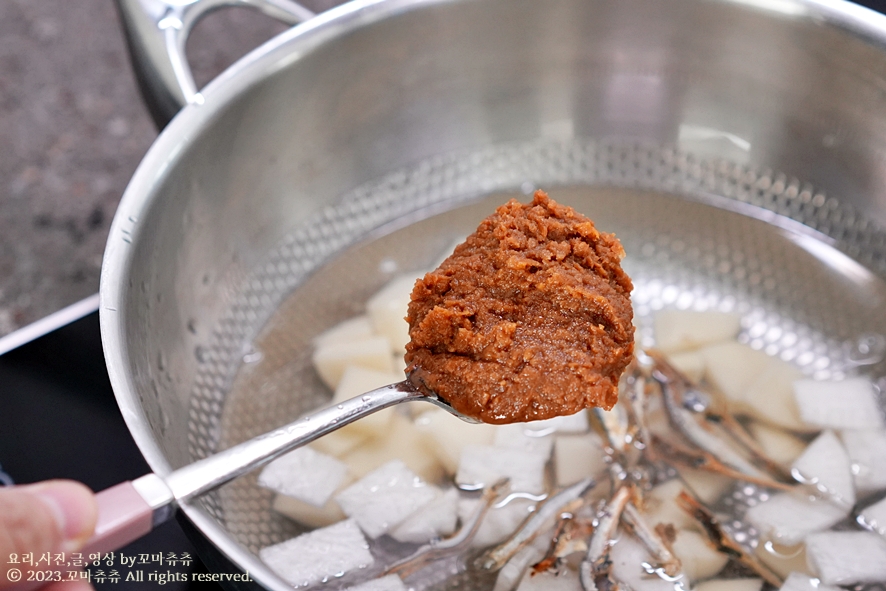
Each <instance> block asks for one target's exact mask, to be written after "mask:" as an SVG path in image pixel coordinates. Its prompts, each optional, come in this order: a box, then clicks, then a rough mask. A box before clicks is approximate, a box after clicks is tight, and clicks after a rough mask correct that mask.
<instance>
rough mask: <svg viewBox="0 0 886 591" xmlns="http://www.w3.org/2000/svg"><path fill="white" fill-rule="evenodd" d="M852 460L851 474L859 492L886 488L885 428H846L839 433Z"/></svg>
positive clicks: (864, 492)
mask: <svg viewBox="0 0 886 591" xmlns="http://www.w3.org/2000/svg"><path fill="white" fill-rule="evenodd" d="M840 438H841V439H842V440H843V447H845V448H846V453H848V454H849V460H850V461H851V462H852V476H853V479H854V481H855V487H856V489H858V492H859V493H862V494H866V493H870V492H873V491H876V490H882V489H884V488H886V430H882V429H864V430H854V429H852V430H846V431H843V432H842V433H840Z"/></svg>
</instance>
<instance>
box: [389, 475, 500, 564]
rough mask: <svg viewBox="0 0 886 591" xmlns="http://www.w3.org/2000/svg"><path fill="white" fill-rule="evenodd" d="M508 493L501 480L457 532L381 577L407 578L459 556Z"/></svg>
mask: <svg viewBox="0 0 886 591" xmlns="http://www.w3.org/2000/svg"><path fill="white" fill-rule="evenodd" d="M509 491H510V480H509V479H507V478H502V479H501V480H499V481H498V482H496V483H495V484H493V485H492V486H490V487H489V488H487V489H486V490H484V491H483V495H482V496H481V497H480V504H479V506H478V507H477V509H476V510H475V511H474V513H473V514H472V515H471V517H470V518H469V519H468V520H467V521H466V522H465V523H464V524H463V525H462V526H461V528H460V529H459V530H458V532H456V533H455V534H454V535H452V536H450V537H448V538H446V539H444V540H440V541H439V542H436V543H431V544H426V545H424V546H422V547H421V548H419V549H418V550H416V551H415V552H414V553H413V554H412V555H411V556H407V557H406V558H404V559H402V560H399V561H398V562H395V563H394V564H393V565H391V566H390V567H388V568H387V569H386V570H385V572H384V573H382V575H381V576H384V575H390V574H393V573H397V574H399V575H400V576H401V577H408V576H409V575H410V574H412V573H414V572H416V571H418V570H421V569H422V568H424V567H425V566H426V565H427V564H428V563H430V562H433V561H435V560H439V559H441V558H445V557H447V556H453V555H456V554H460V553H461V552H462V551H463V550H465V549H466V548H467V546H468V544H470V543H471V540H473V539H474V536H475V535H476V534H477V530H478V529H480V524H481V523H482V522H483V518H484V517H486V514H487V513H488V512H489V509H491V508H492V505H493V504H494V503H495V502H496V501H497V500H498V499H500V498H501V497H502V496H504V495H506V494H507V493H508V492H509Z"/></svg>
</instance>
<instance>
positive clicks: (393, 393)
mask: <svg viewBox="0 0 886 591" xmlns="http://www.w3.org/2000/svg"><path fill="white" fill-rule="evenodd" d="M415 399H428V396H426V395H425V394H423V393H422V392H420V391H419V390H418V389H416V388H415V387H414V386H413V385H412V384H411V383H410V382H409V381H402V382H398V383H396V384H390V385H388V386H382V387H381V388H377V389H375V390H372V391H370V392H366V393H365V394H361V395H360V396H356V397H354V398H351V399H350V400H345V401H344V402H341V403H339V404H337V405H334V406H331V407H329V408H324V409H322V410H319V411H317V412H315V413H313V414H310V415H307V416H304V417H302V418H300V419H298V420H296V421H294V422H292V423H290V424H288V425H286V426H284V427H280V428H279V429H275V430H273V431H270V432H268V433H265V434H264V435H259V436H258V437H255V438H253V439H250V440H248V441H244V442H243V443H240V444H238V445H235V446H233V447H230V448H228V449H226V450H224V451H221V452H219V453H216V454H214V455H211V456H209V457H207V458H204V459H202V460H198V461H196V462H194V463H192V464H189V465H187V466H184V467H182V468H179V469H178V470H175V471H174V472H172V473H170V474H169V475H168V476H166V477H165V478H164V480H165V481H166V485H167V486H168V487H169V489H170V491H171V492H172V496H173V497H174V498H175V500H176V501H179V502H181V501H186V500H188V499H191V498H192V497H195V496H199V495H202V494H204V493H206V492H209V491H210V490H212V489H214V488H216V487H218V486H221V485H222V484H224V483H226V482H228V481H230V480H233V479H234V478H237V477H238V476H242V475H243V474H246V473H247V472H249V471H251V470H253V469H254V468H256V467H258V466H261V465H263V464H265V463H267V462H269V461H271V460H273V459H275V458H277V457H279V456H281V455H283V454H284V453H286V452H288V451H291V450H293V449H295V448H297V447H301V446H302V445H306V444H308V443H310V442H312V441H314V440H315V439H317V438H318V437H322V436H323V435H326V434H327V433H330V432H332V431H334V430H336V429H338V428H339V427H343V426H345V425H347V424H349V423H352V422H354V421H356V420H358V419H360V418H363V417H365V416H366V415H369V414H372V413H374V412H376V411H379V410H382V409H384V408H388V407H390V406H394V405H395V404H400V403H401V402H406V401H408V400H415Z"/></svg>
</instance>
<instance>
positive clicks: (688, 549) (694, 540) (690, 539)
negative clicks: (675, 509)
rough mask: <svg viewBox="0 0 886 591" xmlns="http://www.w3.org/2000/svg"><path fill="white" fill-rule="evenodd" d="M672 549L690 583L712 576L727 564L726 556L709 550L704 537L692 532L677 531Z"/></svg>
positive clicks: (709, 547)
mask: <svg viewBox="0 0 886 591" xmlns="http://www.w3.org/2000/svg"><path fill="white" fill-rule="evenodd" d="M672 547H673V549H674V554H676V556H677V558H679V559H680V562H681V563H682V564H683V574H685V575H686V577H687V578H688V579H689V581H690V582H691V583H694V582H695V581H699V580H701V579H707V578H709V577H712V576H714V575H715V574H717V573H718V572H720V571H721V570H723V567H724V566H726V563H727V562H729V557H728V556H726V555H725V554H721V553H720V552H717V551H716V550H714V549H713V548H711V546H710V544H709V543H708V541H707V538H706V537H705V536H703V535H702V534H700V533H698V532H695V531H692V530H686V529H682V530H679V531H678V532H677V539H676V540H674V543H673V545H672Z"/></svg>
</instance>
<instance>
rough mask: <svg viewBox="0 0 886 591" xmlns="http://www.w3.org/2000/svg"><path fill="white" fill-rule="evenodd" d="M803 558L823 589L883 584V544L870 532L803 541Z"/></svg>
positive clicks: (825, 534) (834, 533)
mask: <svg viewBox="0 0 886 591" xmlns="http://www.w3.org/2000/svg"><path fill="white" fill-rule="evenodd" d="M806 557H807V560H808V561H809V565H810V566H811V567H812V568H813V569H814V570H815V572H817V573H818V578H819V579H821V581H822V583H824V584H825V585H855V584H858V583H882V582H883V581H886V540H884V539H883V538H882V537H881V536H879V535H877V534H875V533H873V532H869V531H829V532H821V533H816V534H811V535H810V536H809V537H808V538H806Z"/></svg>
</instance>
